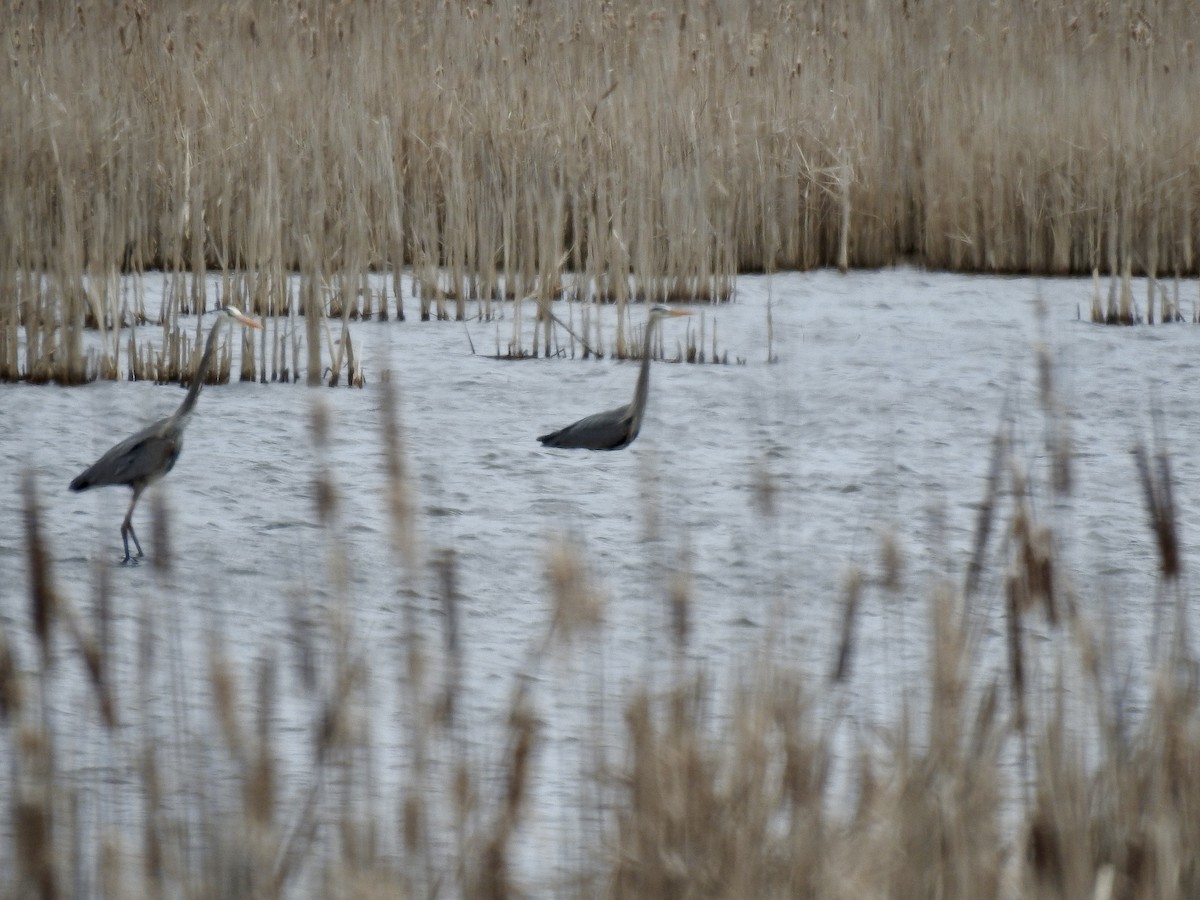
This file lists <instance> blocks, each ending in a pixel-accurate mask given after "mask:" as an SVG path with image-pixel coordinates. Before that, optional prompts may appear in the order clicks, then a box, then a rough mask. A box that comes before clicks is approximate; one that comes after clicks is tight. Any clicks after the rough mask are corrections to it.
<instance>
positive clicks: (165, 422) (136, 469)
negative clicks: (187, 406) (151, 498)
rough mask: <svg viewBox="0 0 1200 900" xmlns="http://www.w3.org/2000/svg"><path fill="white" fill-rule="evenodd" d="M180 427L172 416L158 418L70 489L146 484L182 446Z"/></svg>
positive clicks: (164, 469)
mask: <svg viewBox="0 0 1200 900" xmlns="http://www.w3.org/2000/svg"><path fill="white" fill-rule="evenodd" d="M182 439H183V433H182V429H180V428H178V427H177V426H176V425H175V417H174V416H169V417H167V418H165V419H160V420H159V421H157V422H155V423H154V424H153V425H151V426H149V427H148V428H144V429H143V430H141V431H139V432H138V433H137V434H135V435H133V436H132V437H128V438H126V439H125V440H123V441H121V443H119V444H117V445H116V446H115V447H113V448H112V449H111V450H109V451H108V452H107V453H105V454H104V455H103V456H102V457H100V458H99V459H98V460H96V462H95V463H93V464H92V465H91V466H89V467H88V468H87V469H86V470H85V471H84V472H82V473H81V474H80V475H79V476H78V477H77V478H76V479H75V480H74V481H72V482H71V490H73V491H82V490H85V489H87V488H90V487H99V486H101V485H108V484H128V485H136V484H148V483H150V482H151V481H155V480H157V479H158V478H161V477H162V476H163V475H165V474H167V472H169V471H171V467H172V466H174V465H175V460H176V459H177V458H178V457H179V452H180V450H182V449H183V440H182Z"/></svg>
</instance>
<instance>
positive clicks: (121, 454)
mask: <svg viewBox="0 0 1200 900" xmlns="http://www.w3.org/2000/svg"><path fill="white" fill-rule="evenodd" d="M220 313H221V317H220V318H219V319H218V320H217V321H216V322H215V323H214V324H213V327H212V330H211V331H209V333H208V341H207V342H206V343H205V345H204V355H203V356H202V357H201V358H200V364H199V365H198V366H197V367H196V373H195V375H194V376H193V377H192V383H191V385H190V386H189V387H188V392H187V396H185V397H184V398H183V402H182V403H180V404H179V409H177V410H175V412H173V413H172V414H171V415H169V416H167V417H166V418H165V419H160V420H159V421H157V422H155V423H154V424H153V425H150V426H149V427H147V428H144V429H142V430H141V431H139V432H138V433H137V434H135V435H133V436H132V437H128V438H126V439H125V440H123V441H121V443H119V444H117V445H116V446H115V447H113V448H112V449H111V450H109V451H108V452H107V453H105V454H104V455H103V456H101V457H100V458H99V459H98V460H96V462H94V463H93V464H92V465H90V466H88V467H87V468H86V469H85V470H84V471H82V472H81V473H79V475H78V476H76V478H75V479H74V480H73V481H72V482H71V486H70V487H71V490H73V491H86V490H88V489H89V488H94V487H105V486H106V485H113V484H115V485H126V486H128V487H129V488H130V489H131V490H132V491H133V498H132V499H131V500H130V501H129V509H128V511H127V512H126V513H125V520H124V521H123V522H122V523H121V540H122V542H123V543H124V544H125V558H124V559H123V560H122V562H123V563H129V562H131V561H132V559H133V557H132V556H131V554H130V552H129V539H130V538H131V537H132V538H133V545H134V546H135V547H136V548H137V555H138V556H139V557H140V556H143V555H144V554H143V553H142V545H141V542H140V541H138V537H137V532H136V531H134V529H133V510H134V508H135V507H136V506H137V502H138V500H139V499H140V498H141V496H142V492H143V491H144V490H145V489H146V488H148V487H149V486H150V485H152V484H154V482H156V481H158V480H159V479H160V478H162V477H163V476H164V475H166V474H167V473H168V472H170V471H171V469H172V468H174V466H175V462H176V461H177V460H178V459H179V454H180V453H182V452H183V431H184V429H185V428H186V427H187V423H188V420H189V419H190V418H191V415H192V410H193V409H194V408H195V405H196V398H197V397H198V396H199V395H200V388H201V387H203V385H204V382H205V380H206V379H207V378H208V370H209V368H210V367H211V365H212V361H213V357H214V356H215V355H216V349H217V332H218V331H219V330H220V327H221V323H222V322H224V321H227V320H229V321H236V322H240V323H241V324H243V325H246V326H248V327H250V328H261V327H262V326H261V325H260V324H259V323H258V322H256V321H254V320H253V319H251V318H249V317H248V316H246V315H243V314H242V312H241V311H240V310H239V309H237V308H236V307H233V306H225V307H222V308H221V310H220Z"/></svg>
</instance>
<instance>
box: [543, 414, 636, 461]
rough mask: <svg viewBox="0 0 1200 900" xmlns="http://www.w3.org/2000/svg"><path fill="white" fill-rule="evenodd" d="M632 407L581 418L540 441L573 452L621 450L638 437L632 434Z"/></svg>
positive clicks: (634, 433) (545, 435)
mask: <svg viewBox="0 0 1200 900" xmlns="http://www.w3.org/2000/svg"><path fill="white" fill-rule="evenodd" d="M631 425H632V421H631V420H630V417H629V404H625V405H624V406H618V407H617V408H616V409H610V410H606V411H605V412H600V413H596V414H595V415H591V416H587V417H585V418H582V419H580V420H579V421H578V422H575V423H573V424H571V425H568V426H567V427H566V428H563V429H560V430H559V431H555V432H552V433H550V434H543V435H542V436H541V437H539V438H538V440H539V441H541V442H542V444H543V445H544V446H546V447H562V448H564V449H569V450H619V449H621V448H622V447H624V446H625V445H626V444H628V443H629V442H630V441H632V440H633V439H634V438H635V437H637V433H636V432H632V431H631V427H630V426H631Z"/></svg>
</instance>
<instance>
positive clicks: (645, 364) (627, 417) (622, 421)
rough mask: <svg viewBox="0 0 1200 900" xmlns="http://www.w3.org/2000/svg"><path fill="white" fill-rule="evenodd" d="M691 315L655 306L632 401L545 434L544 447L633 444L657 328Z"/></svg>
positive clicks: (614, 447) (592, 447) (646, 391)
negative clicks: (670, 319) (663, 322)
mask: <svg viewBox="0 0 1200 900" xmlns="http://www.w3.org/2000/svg"><path fill="white" fill-rule="evenodd" d="M690 315H691V313H690V312H687V311H686V310H682V309H671V307H669V306H664V305H662V304H661V303H660V304H659V305H657V306H654V307H652V308H651V309H650V317H649V318H648V319H647V320H646V339H645V343H644V345H643V347H642V367H641V368H640V369H639V370H638V379H637V387H636V388H634V391H633V400H632V401H631V402H629V403H626V404H625V405H624V406H618V407H617V408H616V409H610V410H606V411H605V412H601V413H596V414H595V415H592V416H588V417H586V418H583V419H580V420H579V421H578V422H576V423H574V424H573V425H568V426H567V427H566V428H563V429H561V430H560V431H555V432H551V433H550V434H543V435H542V436H541V437H539V438H538V440H539V441H541V442H542V445H543V446H545V447H563V448H566V449H573V450H576V449H577V450H620V449H621V448H622V447H628V446H629V445H630V444H632V443H633V440H634V438H636V437H637V436H638V430H639V429H640V428H641V427H642V412H643V411H644V410H645V409H646V397H647V396H648V395H649V393H650V352H651V341H652V340H653V338H654V329H655V327H656V326H657V325H658V323H659V322H660V321H662V320H663V319H665V318H668V317H670V316H690Z"/></svg>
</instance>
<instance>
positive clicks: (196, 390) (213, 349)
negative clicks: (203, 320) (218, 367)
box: [175, 316, 225, 419]
mask: <svg viewBox="0 0 1200 900" xmlns="http://www.w3.org/2000/svg"><path fill="white" fill-rule="evenodd" d="M224 321H225V319H224V317H223V316H222V317H221V318H219V319H217V321H216V322H214V323H213V327H212V329H211V330H210V331H209V332H208V340H207V341H205V343H204V355H203V356H201V357H200V364H199V365H198V366H196V372H195V374H194V375H192V383H191V384H190V385H188V392H187V396H186V397H184V398H183V402H182V403H180V404H179V409H177V410H175V418H176V419H186V418H187V417H188V416H190V415H191V414H192V407H194V406H195V405H196V398H197V397H199V396H200V388H202V387H204V382H205V381H207V380H208V370H209V369H210V368H211V367H212V361H213V357H214V356H216V353H217V332H218V331H220V330H221V323H222V322H224Z"/></svg>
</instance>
